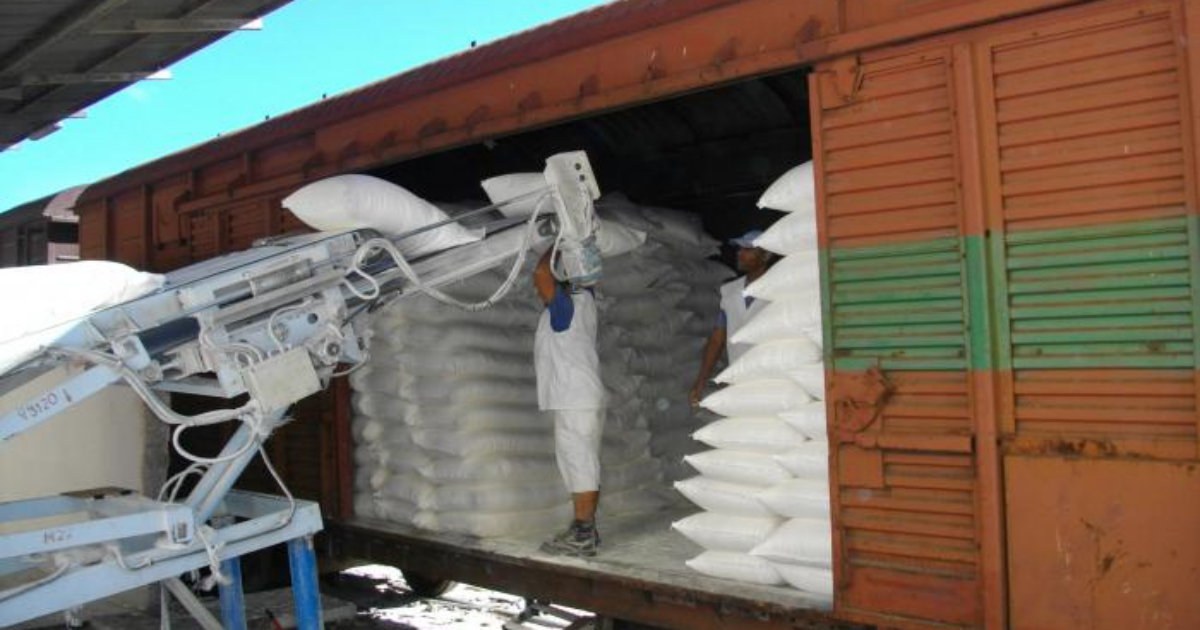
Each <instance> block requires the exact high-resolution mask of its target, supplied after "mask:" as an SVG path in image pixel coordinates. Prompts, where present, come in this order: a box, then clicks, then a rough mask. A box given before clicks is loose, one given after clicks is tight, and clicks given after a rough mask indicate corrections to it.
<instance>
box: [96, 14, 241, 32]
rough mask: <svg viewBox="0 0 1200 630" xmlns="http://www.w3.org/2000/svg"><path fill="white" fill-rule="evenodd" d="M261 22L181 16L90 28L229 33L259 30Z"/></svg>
mask: <svg viewBox="0 0 1200 630" xmlns="http://www.w3.org/2000/svg"><path fill="white" fill-rule="evenodd" d="M262 27H263V22H262V20H261V19H259V20H249V21H247V20H246V19H245V18H242V19H232V20H226V19H204V18H181V19H177V20H149V19H147V20H132V21H126V22H120V23H114V24H104V25H100V26H97V27H96V28H93V29H92V31H91V32H92V33H93V34H95V35H153V34H156V33H229V32H233V31H261V30H262Z"/></svg>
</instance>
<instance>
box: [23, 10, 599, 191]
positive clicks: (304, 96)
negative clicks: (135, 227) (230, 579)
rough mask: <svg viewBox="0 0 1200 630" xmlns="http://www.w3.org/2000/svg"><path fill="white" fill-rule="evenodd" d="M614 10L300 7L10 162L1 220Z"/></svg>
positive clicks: (27, 145) (124, 94)
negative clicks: (298, 111)
mask: <svg viewBox="0 0 1200 630" xmlns="http://www.w3.org/2000/svg"><path fill="white" fill-rule="evenodd" d="M598 4H604V0H502V1H500V0H442V1H436V2H435V1H430V0H293V2H291V3H290V4H288V5H286V6H284V7H283V8H281V9H279V10H278V11H276V12H275V13H272V14H270V15H268V16H267V17H266V20H265V28H264V29H263V30H262V31H245V32H237V33H233V34H231V35H229V36H228V37H225V38H224V39H222V40H220V41H218V42H217V43H215V44H213V45H212V46H210V47H208V48H206V49H204V50H201V51H200V52H198V53H196V54H195V55H192V56H191V57H189V58H187V59H184V60H183V61H181V62H179V63H177V64H175V65H174V66H171V68H170V69H171V71H172V73H173V75H174V78H173V79H171V80H169V81H143V82H141V83H138V84H136V85H133V86H130V87H128V88H126V89H125V90H123V91H121V92H118V93H117V94H114V95H113V96H111V97H109V98H108V99H106V100H104V101H101V102H100V103H97V104H95V105H92V106H91V107H89V108H88V110H87V118H84V119H81V120H67V121H65V122H64V123H63V128H62V130H60V131H58V132H57V133H54V134H52V135H50V136H48V137H46V138H45V139H43V140H39V141H37V142H29V141H26V142H23V143H22V144H21V145H20V148H18V149H16V150H13V151H5V152H2V153H0V212H3V211H4V210H7V209H9V208H11V207H13V206H15V205H19V204H21V203H23V202H26V201H29V200H32V199H37V198H38V197H42V196H45V195H48V194H51V193H55V192H58V191H59V190H62V189H64V188H67V187H70V186H74V185H77V184H83V183H88V182H92V181H96V180H99V179H103V178H105V177H107V176H109V175H111V174H113V173H118V172H120V171H123V170H125V169H128V168H130V167H133V166H137V165H138V164H141V163H143V162H146V161H149V160H152V159H155V158H157V157H160V156H162V155H166V154H168V153H172V152H175V151H178V150H180V149H183V148H186V147H189V146H191V145H194V144H197V143H201V142H205V141H207V140H209V139H211V138H214V137H216V136H217V135H218V134H220V133H227V132H230V131H233V130H235V129H240V128H242V127H245V126H248V125H253V124H255V123H257V122H261V121H262V120H263V119H264V118H265V117H266V116H277V115H279V114H281V113H283V112H286V111H289V110H292V109H295V108H297V107H301V106H303V105H306V104H308V103H311V102H313V101H317V100H320V99H321V97H322V95H323V94H328V95H330V96H333V95H334V94H337V93H339V92H343V91H345V90H348V89H351V88H355V87H358V86H360V85H363V84H364V83H369V82H371V81H376V80H378V79H382V78H384V77H387V76H390V75H393V74H396V73H397V72H401V71H403V70H405V69H408V68H411V67H413V66H417V65H420V64H422V63H424V62H427V61H430V60H433V59H436V58H438V57H442V56H445V55H447V54H451V53H454V52H457V51H460V50H463V49H465V48H468V47H469V46H470V44H471V42H472V41H477V42H479V43H481V44H482V43H484V42H487V41H490V40H493V39H496V38H499V37H503V36H504V35H508V34H510V33H514V32H516V31H519V30H523V29H526V28H529V27H531V26H535V25H537V24H541V23H542V22H546V21H549V20H552V19H555V18H558V17H562V16H565V15H569V14H571V13H575V12H577V11H580V10H583V9H586V8H588V7H591V6H595V5H598Z"/></svg>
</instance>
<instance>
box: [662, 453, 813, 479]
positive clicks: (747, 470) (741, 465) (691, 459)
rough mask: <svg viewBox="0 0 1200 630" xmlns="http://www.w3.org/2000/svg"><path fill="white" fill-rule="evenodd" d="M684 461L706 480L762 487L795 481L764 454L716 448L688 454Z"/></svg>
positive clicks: (777, 463)
mask: <svg viewBox="0 0 1200 630" xmlns="http://www.w3.org/2000/svg"><path fill="white" fill-rule="evenodd" d="M683 460H684V461H686V462H687V463H689V464H691V465H692V467H693V468H695V469H696V470H698V471H700V474H702V475H704V476H705V477H707V478H710V479H716V480H717V481H728V482H729V483H740V484H745V485H748V486H756V487H759V488H766V487H768V486H773V485H775V484H777V483H781V482H784V481H787V480H788V479H791V478H792V475H791V473H789V472H788V471H787V470H786V469H784V467H783V466H781V465H780V463H779V462H778V461H776V460H774V459H771V458H770V457H767V456H765V455H764V454H763V453H753V452H748V451H730V450H727V449H716V450H712V451H705V452H703V453H696V454H694V455H688V456H687V457H684V458H683Z"/></svg>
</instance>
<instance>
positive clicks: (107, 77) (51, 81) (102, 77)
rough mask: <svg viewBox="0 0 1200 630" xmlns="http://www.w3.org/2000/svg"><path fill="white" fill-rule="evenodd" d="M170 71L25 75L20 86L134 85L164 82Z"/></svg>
mask: <svg viewBox="0 0 1200 630" xmlns="http://www.w3.org/2000/svg"><path fill="white" fill-rule="evenodd" d="M169 79H171V71H170V70H159V71H157V72H75V73H66V72H62V73H56V74H27V75H25V76H23V77H21V85H22V86H38V85H78V84H83V83H134V82H136V81H147V80H149V81H166V80H169Z"/></svg>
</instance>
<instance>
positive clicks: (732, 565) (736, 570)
mask: <svg viewBox="0 0 1200 630" xmlns="http://www.w3.org/2000/svg"><path fill="white" fill-rule="evenodd" d="M685 564H687V565H688V566H689V567H691V568H692V570H694V571H697V572H699V573H703V574H705V575H711V576H712V577H716V578H722V579H726V580H733V581H735V582H748V583H750V584H761V585H763V586H775V585H779V584H783V578H782V577H780V576H779V571H776V570H775V567H774V566H772V565H771V563H770V562H767V561H766V560H763V559H762V558H755V557H754V556H751V555H749V554H744V553H732V552H729V551H705V552H704V553H702V554H700V555H699V556H696V557H695V558H692V559H691V560H688V561H687V562H686V563H685Z"/></svg>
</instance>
